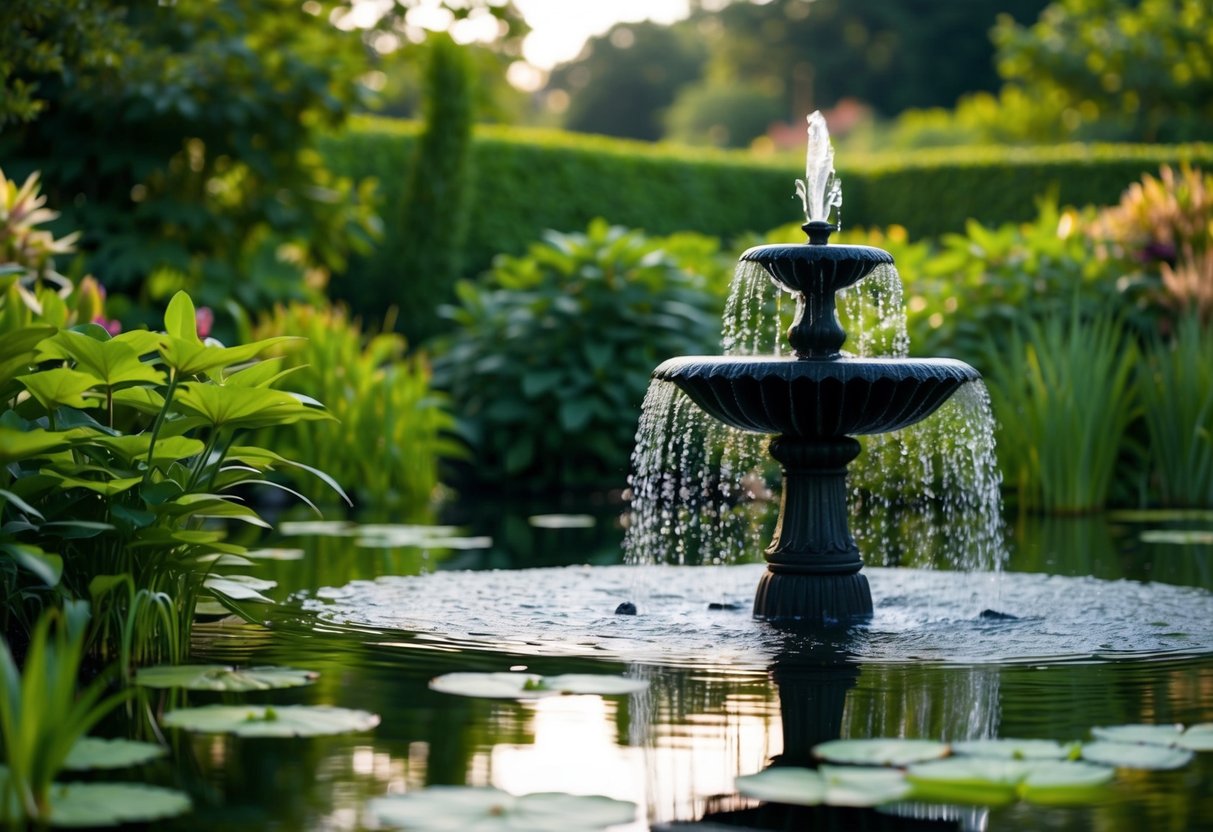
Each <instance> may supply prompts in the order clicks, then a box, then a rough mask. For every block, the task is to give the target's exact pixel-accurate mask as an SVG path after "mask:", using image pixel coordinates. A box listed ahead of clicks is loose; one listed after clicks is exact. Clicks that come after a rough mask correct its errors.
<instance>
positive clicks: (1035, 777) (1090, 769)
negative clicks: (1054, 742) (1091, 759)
mask: <svg viewBox="0 0 1213 832" xmlns="http://www.w3.org/2000/svg"><path fill="white" fill-rule="evenodd" d="M1115 776H1116V771H1115V770H1114V769H1111V768H1108V767H1107V766H1102V765H1093V764H1091V763H1083V762H1042V763H1034V764H1033V765H1032V767H1031V769H1030V770H1029V771H1028V775H1027V777H1025V778H1024V780H1023V782H1022V783H1020V785H1019V796H1020V797H1021V798H1022V799H1024V800H1027V801H1030V802H1032V803H1041V804H1047V805H1054V804H1057V805H1069V804H1081V803H1090V802H1092V801H1094V800H1098V799H1100V798H1101V797H1102V796H1103V794H1104V792H1103V787H1104V786H1105V785H1107V784H1108V783H1110V782H1112V779H1113V778H1114V777H1115Z"/></svg>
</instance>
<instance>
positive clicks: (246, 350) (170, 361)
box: [160, 335, 303, 376]
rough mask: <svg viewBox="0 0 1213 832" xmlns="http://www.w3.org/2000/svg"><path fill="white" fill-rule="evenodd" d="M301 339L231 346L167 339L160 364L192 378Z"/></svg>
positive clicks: (173, 338) (283, 337)
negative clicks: (162, 363)
mask: <svg viewBox="0 0 1213 832" xmlns="http://www.w3.org/2000/svg"><path fill="white" fill-rule="evenodd" d="M302 340H303V339H302V338H296V337H294V336H290V335H281V336H277V337H274V338H266V339H264V340H262V341H255V342H253V343H251V344H240V345H239V346H235V347H220V346H215V345H213V344H204V343H202V342H200V341H198V340H196V339H195V340H189V339H183V338H177V337H172V336H170V337H168V338H167V339H166V340H165V343H164V344H162V345H161V347H160V355H161V357H162V358H163V359H164V363H165V364H167V365H168V366H170V367H172V368H173V369H174V370H176V371H177V372H178V373H179V374H180V375H183V376H196V375H200V374H202V373H206V372H209V371H211V370H216V369H224V368H227V367H231V366H232V365H235V364H241V363H243V362H245V361H248V360H249V359H251V358H255V357H257V356H258V355H260V354H261V353H263V352H265V351H266V350H268V349H270V348H272V347H275V346H278V345H279V344H287V343H297V342H301V341H302Z"/></svg>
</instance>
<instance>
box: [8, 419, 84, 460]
mask: <svg viewBox="0 0 1213 832" xmlns="http://www.w3.org/2000/svg"><path fill="white" fill-rule="evenodd" d="M89 435H90V431H87V430H81V429H79V428H73V429H72V430H64V431H53V430H43V429H42V428H35V429H34V430H13V429H12V428H6V427H0V465H7V464H8V463H10V462H20V461H21V460H23V459H31V458H33V457H38V456H45V455H46V454H50V453H55V452H56V451H61V450H63V449H65V448H68V447H71V445H72V444H73V443H75V442H76V441H77V440H79V439H80V438H82V437H85V436H89Z"/></svg>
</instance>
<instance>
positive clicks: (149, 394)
mask: <svg viewBox="0 0 1213 832" xmlns="http://www.w3.org/2000/svg"><path fill="white" fill-rule="evenodd" d="M113 400H114V404H115V405H116V406H121V407H129V408H131V409H132V410H136V411H138V412H139V413H144V414H147V415H148V416H155V415H156V414H158V413H159V412H160V411H161V410H163V409H164V396H161V395H160V394H159V393H157V392H156V391H155V390H153V389H151V388H150V387H128V388H124V389H121V390H115V391H114V395H113Z"/></svg>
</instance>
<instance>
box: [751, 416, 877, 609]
mask: <svg viewBox="0 0 1213 832" xmlns="http://www.w3.org/2000/svg"><path fill="white" fill-rule="evenodd" d="M859 451H860V446H859V442H857V441H856V440H855V439H854V438H852V437H850V436H840V437H835V438H804V437H796V436H779V437H777V438H775V439H774V440H772V441H771V445H770V453H771V456H773V457H774V458H775V459H776V460H777V461H778V462H779V464H780V466H781V468H782V471H783V494H782V497H781V498H780V506H779V523H778V525H777V526H776V528H775V535H774V537H773V538H772V540H771V545H770V546H768V547H767V550H766V560H767V567H768V568H767V572H766V574H765V575H763V577H762V580H761V581H760V582H759V584H758V591H757V593H756V594H755V597H754V615H755V616H756V617H758V618H772V619H790V618H800V619H805V618H808V619H810V620H813V621H815V622H820V623H831V624H833V623H846V622H848V621H855V620H864V619H866V618H868V617H870V616H871V614H872V591H871V589H870V588H869V587H868V579H867V576H865V575H863V574H861V573H860V570H861V569H862V568H863V559H862V558H861V557H860V556H859V547H858V546H856V545H855V538H854V537H852V536H851V530H850V528H849V526H848V522H847V496H846V491H847V465H848V463H850V462H851V461H852V460H853V459H855V457H856V456H858V455H859Z"/></svg>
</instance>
